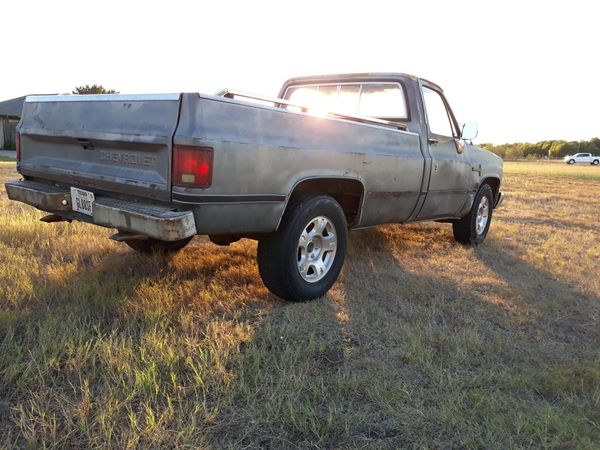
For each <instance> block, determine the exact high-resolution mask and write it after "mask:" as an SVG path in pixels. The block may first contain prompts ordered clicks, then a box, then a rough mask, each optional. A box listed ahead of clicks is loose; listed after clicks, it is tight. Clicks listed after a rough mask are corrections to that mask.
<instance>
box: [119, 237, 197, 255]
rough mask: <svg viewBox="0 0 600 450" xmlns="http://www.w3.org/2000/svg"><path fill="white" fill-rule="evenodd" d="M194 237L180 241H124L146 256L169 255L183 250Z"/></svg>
mask: <svg viewBox="0 0 600 450" xmlns="http://www.w3.org/2000/svg"><path fill="white" fill-rule="evenodd" d="M192 238H193V236H190V237H188V238H185V239H181V240H179V241H161V240H160V239H154V238H148V239H144V240H140V241H137V240H131V241H123V242H125V243H126V244H127V245H128V246H129V247H131V248H132V249H134V250H135V251H136V252H138V253H142V254H144V255H151V254H153V253H160V254H165V255H166V254H169V253H175V252H178V251H179V250H181V249H182V248H183V247H185V246H186V245H188V244H189V242H190V241H191V240H192Z"/></svg>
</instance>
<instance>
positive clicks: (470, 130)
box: [460, 122, 479, 141]
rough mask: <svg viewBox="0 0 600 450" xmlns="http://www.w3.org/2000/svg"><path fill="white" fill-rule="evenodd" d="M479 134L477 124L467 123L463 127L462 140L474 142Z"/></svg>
mask: <svg viewBox="0 0 600 450" xmlns="http://www.w3.org/2000/svg"><path fill="white" fill-rule="evenodd" d="M477 134H479V130H478V129H477V124H476V123H474V122H467V123H465V124H464V125H463V127H462V130H461V133H460V138H461V139H464V140H465V141H472V140H473V139H475V138H476V137H477Z"/></svg>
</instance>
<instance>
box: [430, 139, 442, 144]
mask: <svg viewBox="0 0 600 450" xmlns="http://www.w3.org/2000/svg"><path fill="white" fill-rule="evenodd" d="M427 142H428V143H429V144H437V143H438V142H440V141H439V139H435V138H429V139H427Z"/></svg>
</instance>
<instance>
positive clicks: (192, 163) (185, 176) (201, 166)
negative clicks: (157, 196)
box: [172, 145, 213, 188]
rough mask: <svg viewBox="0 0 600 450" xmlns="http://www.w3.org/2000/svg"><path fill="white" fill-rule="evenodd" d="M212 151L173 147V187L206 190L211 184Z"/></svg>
mask: <svg viewBox="0 0 600 450" xmlns="http://www.w3.org/2000/svg"><path fill="white" fill-rule="evenodd" d="M212 168H213V149H212V148H208V147H188V146H185V145H175V146H173V181H172V184H173V186H194V187H200V188H207V187H209V186H210V185H211V183H212Z"/></svg>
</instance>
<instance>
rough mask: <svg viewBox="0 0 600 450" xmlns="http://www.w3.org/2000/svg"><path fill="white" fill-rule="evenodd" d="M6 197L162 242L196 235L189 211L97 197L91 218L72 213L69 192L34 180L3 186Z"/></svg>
mask: <svg viewBox="0 0 600 450" xmlns="http://www.w3.org/2000/svg"><path fill="white" fill-rule="evenodd" d="M5 187H6V192H7V194H8V198H10V199H11V200H16V201H20V202H23V203H27V204H28V205H31V206H35V207H36V208H38V209H41V210H43V211H48V212H51V213H54V214H57V215H59V216H62V217H65V218H67V219H71V220H80V221H84V222H90V223H94V224H96V225H100V226H103V227H108V228H117V229H119V230H125V231H131V232H133V233H139V234H144V235H146V236H149V237H153V238H156V239H160V240H163V241H177V240H180V239H185V238H187V237H189V236H193V235H195V234H196V223H195V222H194V215H193V214H192V212H191V211H173V210H172V208H171V207H168V206H156V205H152V204H146V203H139V202H132V201H125V200H118V199H114V198H110V197H103V196H96V198H95V202H94V215H93V216H86V215H85V214H80V213H78V212H74V211H73V209H72V207H71V193H70V191H69V190H67V189H64V188H62V187H56V186H52V185H49V184H45V183H39V182H36V181H29V180H24V181H11V182H8V183H6V184H5Z"/></svg>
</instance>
